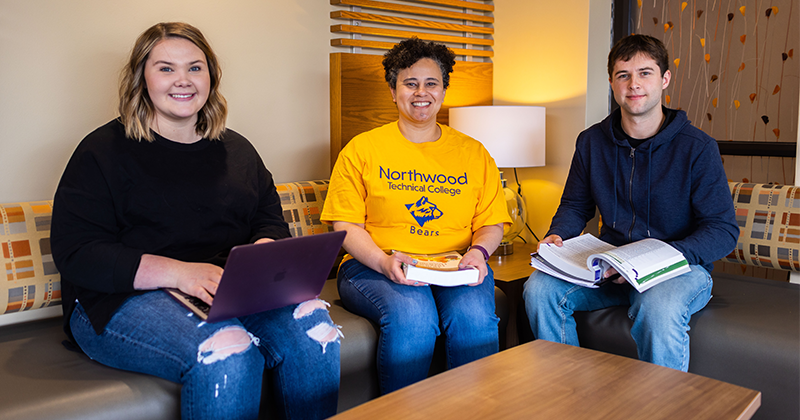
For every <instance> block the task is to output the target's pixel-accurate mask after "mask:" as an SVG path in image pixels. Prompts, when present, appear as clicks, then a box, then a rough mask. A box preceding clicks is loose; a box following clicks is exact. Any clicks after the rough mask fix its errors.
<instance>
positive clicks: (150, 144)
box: [52, 23, 339, 419]
mask: <svg viewBox="0 0 800 420" xmlns="http://www.w3.org/2000/svg"><path fill="white" fill-rule="evenodd" d="M220 76H221V73H220V68H219V62H218V61H217V58H216V55H215V54H214V52H213V51H212V50H211V47H210V46H209V44H208V42H207V41H206V39H205V38H204V37H203V35H202V33H200V31H199V30H197V28H194V27H192V26H191V25H188V24H185V23H159V24H157V25H155V26H153V27H151V28H149V29H148V30H146V31H145V32H144V33H142V35H141V36H140V37H139V38H138V40H137V41H136V44H135V45H134V47H133V50H132V52H131V56H130V60H129V62H128V64H127V65H126V66H125V68H124V69H123V74H122V81H121V83H120V103H119V113H120V117H119V118H118V119H115V120H113V121H111V122H109V123H108V124H106V125H104V126H102V127H100V128H98V129H96V130H95V131H94V132H92V133H90V134H89V135H88V136H86V138H84V139H83V141H82V142H81V143H80V145H79V146H78V147H77V149H76V150H75V152H74V154H73V156H72V158H71V159H70V161H69V164H68V165H67V168H66V170H65V171H64V174H63V176H62V178H61V182H60V184H59V186H58V190H57V191H56V196H55V205H54V209H53V228H52V249H53V257H54V259H55V262H56V265H57V266H58V269H59V271H60V272H61V275H62V277H61V278H62V293H63V301H64V327H65V331H66V332H67V334H68V335H69V336H70V338H71V339H72V341H73V342H74V343H75V344H77V346H78V347H80V349H81V350H83V351H84V352H85V353H86V354H87V355H88V356H89V357H91V358H92V359H94V360H97V361H98V362H100V363H103V364H105V365H108V366H111V367H115V368H119V369H125V370H130V371H135V372H141V373H146V374H150V375H155V376H159V377H162V378H165V379H168V380H170V381H173V382H177V383H180V384H182V385H183V386H182V388H181V417H182V418H184V419H240V418H241V419H252V418H256V417H257V416H258V412H259V405H260V401H261V385H262V376H263V375H264V374H265V372H266V374H267V377H268V380H269V381H270V382H271V384H272V386H271V388H272V389H274V391H275V394H276V395H275V396H274V397H272V398H270V400H274V401H275V402H276V403H275V406H274V407H270V409H271V410H272V411H276V412H277V413H276V414H278V415H279V416H280V417H285V418H289V417H291V418H322V417H328V416H331V415H333V414H335V413H336V401H337V393H338V386H339V345H338V343H326V344H328V345H327V346H324V345H323V343H320V342H318V341H315V340H314V339H312V338H311V337H310V336H309V334H307V331H308V330H310V329H312V328H314V327H315V326H318V325H323V326H328V327H329V328H335V326H333V324H332V322H331V319H330V317H329V315H328V313H327V311H326V310H325V305H324V303H322V302H312V303H311V304H310V305H306V306H305V308H306V309H309V310H305V311H300V312H301V315H303V316H300V315H298V316H295V315H294V314H293V312H294V311H295V308H294V307H285V308H280V309H275V310H272V311H268V312H263V313H258V314H254V315H249V316H246V317H240V318H238V319H231V320H228V321H223V322H218V323H212V324H207V323H205V322H202V321H201V320H200V319H198V318H196V317H194V316H193V315H191V314H190V313H188V311H187V310H186V309H184V308H183V307H182V306H181V305H180V304H178V303H177V302H174V301H173V300H172V299H171V298H170V297H169V296H168V295H167V293H165V292H163V291H161V290H159V289H161V288H178V289H180V290H182V291H183V292H185V293H188V294H190V295H193V296H195V297H197V298H199V299H202V300H203V301H205V302H207V303H209V304H210V303H211V302H212V299H213V295H214V294H215V292H216V289H217V285H218V283H219V279H220V276H221V275H222V268H221V267H222V266H223V265H224V262H225V259H226V257H227V254H228V252H229V251H230V249H231V248H232V247H233V246H236V245H240V244H246V243H254V242H256V243H257V242H264V241H272V240H276V239H281V238H286V237H289V236H290V234H289V230H288V227H287V225H286V223H284V221H283V217H282V211H281V204H280V199H279V198H278V194H277V192H276V190H275V185H274V183H273V180H272V175H271V174H270V172H269V171H268V170H267V168H266V167H265V166H264V164H263V162H262V161H261V158H260V157H259V155H258V153H257V152H256V151H255V149H254V148H253V146H252V145H251V144H250V143H249V142H248V141H247V139H245V138H244V137H242V136H241V135H239V134H238V133H236V132H234V131H232V130H228V129H226V128H225V117H226V114H227V106H226V102H225V98H224V97H223V96H222V95H221V94H220V92H219V83H220ZM265 369H266V371H265Z"/></svg>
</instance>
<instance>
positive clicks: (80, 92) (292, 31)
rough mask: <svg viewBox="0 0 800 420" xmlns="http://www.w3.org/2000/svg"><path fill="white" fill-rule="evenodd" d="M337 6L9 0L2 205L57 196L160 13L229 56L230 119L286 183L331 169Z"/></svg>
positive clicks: (313, 2) (3, 40)
mask: <svg viewBox="0 0 800 420" xmlns="http://www.w3.org/2000/svg"><path fill="white" fill-rule="evenodd" d="M329 10H330V6H329V5H328V2H320V1H318V0H282V1H257V0H250V1H248V0H226V1H214V0H192V1H186V0H169V1H164V0H138V1H135V2H130V1H124V2H123V1H116V0H114V1H112V0H81V1H63V0H0V60H2V61H1V62H0V203H6V202H14V201H27V200H40V199H49V198H52V196H53V193H54V191H55V188H56V185H57V183H58V179H59V177H60V176H61V172H62V171H63V169H64V166H65V165H66V162H67V160H68V159H69V156H70V155H71V153H72V151H73V149H74V148H75V146H76V145H77V143H78V142H79V141H80V140H81V139H82V138H83V136H85V135H86V134H87V133H89V132H90V131H91V130H93V129H94V128H96V127H98V126H100V125H102V124H104V123H106V122H107V121H109V120H111V119H112V118H114V117H115V116H116V98H117V93H116V92H117V81H118V74H119V69H120V68H121V67H122V64H123V63H124V61H125V58H126V57H127V55H128V53H129V51H130V48H131V47H132V45H133V42H134V40H135V39H136V37H137V36H138V35H139V34H140V33H141V32H142V31H144V30H145V29H146V28H147V27H149V26H151V25H152V24H154V23H157V22H160V21H185V22H189V23H191V24H193V25H195V26H197V27H198V28H200V29H201V30H202V31H203V32H204V34H205V35H206V37H207V38H208V39H209V41H210V42H211V44H212V47H213V48H214V49H215V51H216V52H217V55H218V56H219V57H220V60H221V63H222V69H223V81H222V92H223V94H224V95H225V96H226V98H227V99H228V103H229V106H230V109H229V111H230V112H229V118H228V126H229V127H230V128H232V129H234V130H237V131H239V132H240V133H242V134H243V135H245V136H246V137H247V138H249V139H250V141H251V142H252V143H253V144H255V146H256V148H257V149H258V150H259V152H260V153H261V156H262V157H263V159H264V162H265V163H266V165H267V167H268V168H270V170H271V171H272V172H273V173H274V174H275V177H276V179H277V181H278V182H283V181H293V180H308V179H314V178H320V177H327V176H328V173H329V164H328V154H329V140H328V139H329V136H330V131H329V130H330V129H329V119H330V116H329V112H328V109H329V103H328V53H329V52H330V51H331V47H330V43H329V40H330V33H329V26H330V18H329V13H328V12H329Z"/></svg>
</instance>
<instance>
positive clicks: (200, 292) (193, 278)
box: [177, 262, 222, 305]
mask: <svg viewBox="0 0 800 420" xmlns="http://www.w3.org/2000/svg"><path fill="white" fill-rule="evenodd" d="M181 264H183V265H184V267H182V269H181V270H180V271H181V272H180V273H177V280H178V289H180V291H182V292H183V293H186V294H189V295H192V296H195V297H197V298H199V299H200V300H202V301H203V302H205V303H207V304H209V305H211V303H212V302H213V301H214V295H216V294H217V287H218V286H219V280H220V279H221V278H222V267H218V266H216V265H214V264H206V263H184V262H182V263H181Z"/></svg>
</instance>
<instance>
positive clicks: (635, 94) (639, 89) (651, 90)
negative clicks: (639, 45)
mask: <svg viewBox="0 0 800 420" xmlns="http://www.w3.org/2000/svg"><path fill="white" fill-rule="evenodd" d="M670 78H671V73H670V72H669V70H667V71H666V72H664V74H663V75H661V70H660V69H659V67H658V64H656V62H655V60H653V59H652V58H650V57H649V56H647V55H645V54H641V53H640V54H636V55H634V56H633V57H631V59H630V60H628V61H622V60H617V62H616V63H615V64H614V71H613V73H612V75H611V78H610V79H609V82H610V83H611V90H613V91H614V99H615V100H616V101H617V103H618V104H619V106H620V108H621V109H622V116H623V118H635V119H637V120H639V121H643V120H648V119H650V118H653V119H656V118H657V119H659V121H660V119H661V117H662V112H661V93H662V91H663V90H664V89H666V88H667V86H669V81H670Z"/></svg>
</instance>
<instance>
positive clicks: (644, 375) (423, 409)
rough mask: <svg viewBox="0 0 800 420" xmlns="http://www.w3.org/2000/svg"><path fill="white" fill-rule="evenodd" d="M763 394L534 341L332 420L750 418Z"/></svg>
mask: <svg viewBox="0 0 800 420" xmlns="http://www.w3.org/2000/svg"><path fill="white" fill-rule="evenodd" d="M760 406H761V393H760V392H758V391H753V390H750V389H746V388H742V387H739V386H736V385H731V384H728V383H725V382H721V381H717V380H715V379H709V378H706V377H703V376H699V375H695V374H691V373H686V372H680V371H677V370H673V369H669V368H665V367H662V366H656V365H653V364H650V363H646V362H642V361H639V360H634V359H629V358H626V357H621V356H616V355H612V354H608V353H602V352H598V351H594V350H589V349H584V348H579V347H572V346H567V345H564V344H557V343H551V342H548V341H543V340H536V341H533V342H530V343H527V344H523V345H520V346H516V347H514V348H511V349H509V350H506V351H503V352H500V353H498V354H495V355H492V356H489V357H486V358H484V359H481V360H478V361H475V362H473V363H470V364H468V365H465V366H461V367H459V368H456V369H452V370H449V371H447V372H444V373H441V374H439V375H436V376H434V377H431V378H428V379H426V380H424V381H421V382H418V383H416V384H414V385H411V386H408V387H406V388H403V389H401V390H399V391H396V392H393V393H391V394H388V395H385V396H383V397H380V398H377V399H375V400H372V401H370V402H367V403H365V404H363V405H360V406H358V407H355V408H353V409H350V410H348V411H345V412H344V413H341V414H339V415H337V416H335V417H334V418H335V419H340V420H347V419H369V420H373V419H404V420H405V419H426V420H427V419H435V420H440V419H502V418H508V419H521V418H540V419H559V420H561V419H581V420H586V419H648V420H654V419H670V420H674V419H749V418H751V417H752V415H753V414H754V413H755V412H756V410H757V409H758V407H760Z"/></svg>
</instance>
